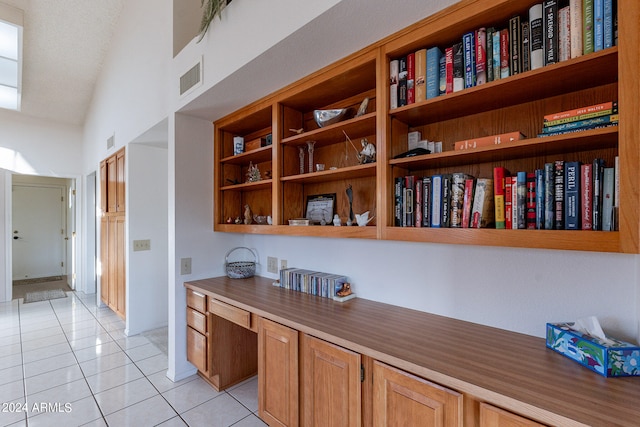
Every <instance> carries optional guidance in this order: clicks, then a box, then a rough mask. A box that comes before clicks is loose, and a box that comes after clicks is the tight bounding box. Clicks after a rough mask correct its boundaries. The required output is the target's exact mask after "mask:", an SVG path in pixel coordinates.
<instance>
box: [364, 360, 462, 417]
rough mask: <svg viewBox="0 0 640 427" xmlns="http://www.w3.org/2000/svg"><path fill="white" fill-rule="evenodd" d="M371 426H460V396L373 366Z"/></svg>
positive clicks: (384, 368) (388, 369)
mask: <svg viewBox="0 0 640 427" xmlns="http://www.w3.org/2000/svg"><path fill="white" fill-rule="evenodd" d="M373 387H374V388H373V425H374V426H375V427H382V426H462V395H461V394H459V393H456V392H455V391H452V390H449V389H446V388H444V387H442V386H440V385H437V384H434V383H431V382H429V381H426V380H424V379H422V378H419V377H416V376H413V375H411V374H409V373H406V372H403V371H401V370H399V369H396V368H392V367H390V366H387V365H384V364H382V363H380V362H375V363H374V366H373Z"/></svg>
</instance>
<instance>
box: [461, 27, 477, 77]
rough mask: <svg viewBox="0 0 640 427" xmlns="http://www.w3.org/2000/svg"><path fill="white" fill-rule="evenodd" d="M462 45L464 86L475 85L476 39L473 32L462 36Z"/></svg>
mask: <svg viewBox="0 0 640 427" xmlns="http://www.w3.org/2000/svg"><path fill="white" fill-rule="evenodd" d="M462 43H463V45H464V87H465V88H470V87H474V86H475V85H476V41H475V34H474V33H473V32H469V33H466V34H465V35H464V36H462Z"/></svg>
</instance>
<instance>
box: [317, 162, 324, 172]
mask: <svg viewBox="0 0 640 427" xmlns="http://www.w3.org/2000/svg"><path fill="white" fill-rule="evenodd" d="M323 170H324V163H316V172H321V171H323Z"/></svg>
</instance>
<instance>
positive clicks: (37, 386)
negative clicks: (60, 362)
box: [25, 365, 82, 395]
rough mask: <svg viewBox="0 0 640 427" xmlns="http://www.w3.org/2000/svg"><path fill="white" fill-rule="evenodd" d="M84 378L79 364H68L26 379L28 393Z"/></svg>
mask: <svg viewBox="0 0 640 427" xmlns="http://www.w3.org/2000/svg"><path fill="white" fill-rule="evenodd" d="M81 378H82V371H80V368H79V367H78V365H72V366H67V367H66V368H61V369H56V370H55V371H51V372H47V373H44V374H40V375H36V376H35V377H30V378H26V379H25V385H26V389H27V395H29V394H32V393H38V392H40V391H43V390H48V389H50V388H52V387H57V386H59V385H62V384H65V383H69V382H72V381H76V380H79V379H81Z"/></svg>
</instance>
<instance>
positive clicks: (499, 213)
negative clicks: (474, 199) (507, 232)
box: [493, 166, 508, 229]
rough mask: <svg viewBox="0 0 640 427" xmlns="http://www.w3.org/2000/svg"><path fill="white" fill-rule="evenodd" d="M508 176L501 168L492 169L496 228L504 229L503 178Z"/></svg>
mask: <svg viewBox="0 0 640 427" xmlns="http://www.w3.org/2000/svg"><path fill="white" fill-rule="evenodd" d="M507 174H508V172H507V170H506V169H505V168H504V167H503V166H496V167H494V168H493V198H494V200H493V203H494V210H495V213H494V217H495V222H496V228H499V229H503V228H506V219H505V202H504V197H505V194H504V193H505V176H506V175H507Z"/></svg>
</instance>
